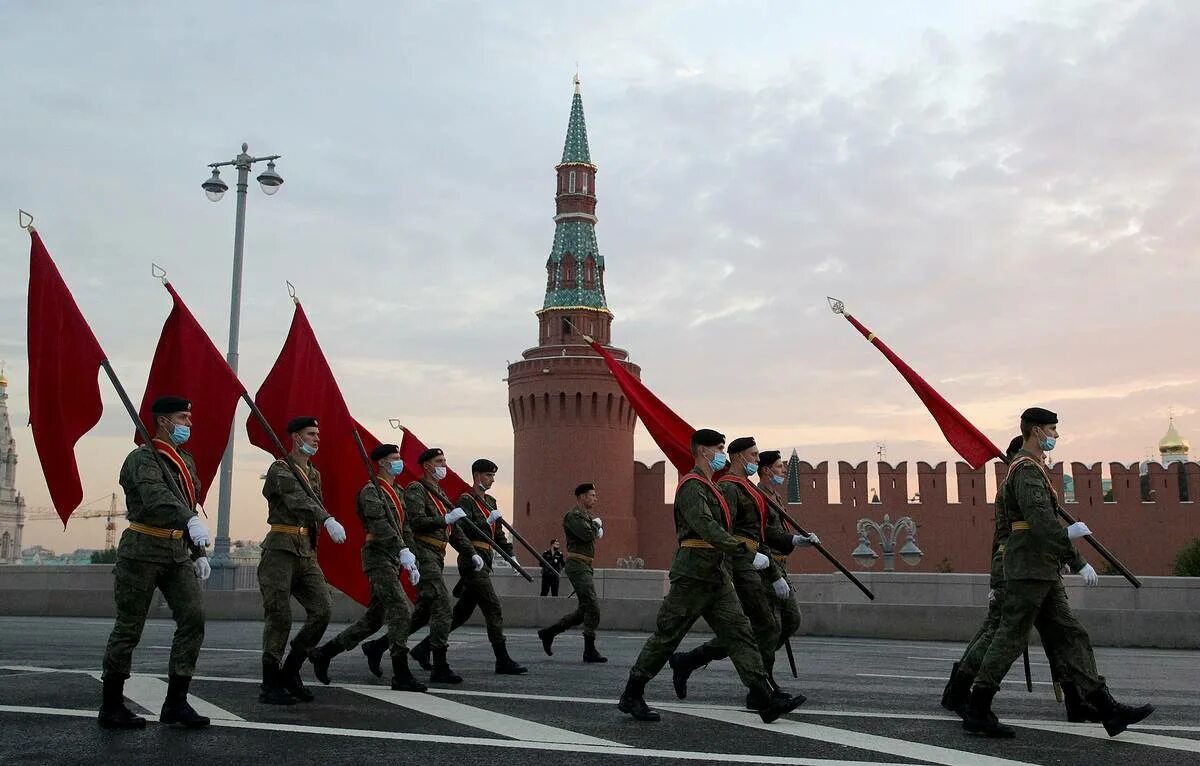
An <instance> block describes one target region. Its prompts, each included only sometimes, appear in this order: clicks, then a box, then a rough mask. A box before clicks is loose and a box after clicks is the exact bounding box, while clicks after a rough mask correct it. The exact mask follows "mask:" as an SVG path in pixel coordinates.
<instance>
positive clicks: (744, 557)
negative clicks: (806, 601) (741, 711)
mask: <svg viewBox="0 0 1200 766" xmlns="http://www.w3.org/2000/svg"><path fill="white" fill-rule="evenodd" d="M757 474H758V446H757V445H756V444H755V442H754V438H753V437H750V436H742V437H739V438H737V439H734V440H733V441H732V442H730V443H729V471H728V473H726V474H725V475H724V476H722V477H721V478H720V479H718V480H717V488H718V489H719V490H720V492H721V495H722V497H723V498H724V499H725V504H726V505H727V506H728V507H729V512H730V513H731V514H732V516H733V530H732V531H733V536H734V538H735V539H736V540H738V541H739V542H741V543H743V544H744V545H745V551H744V552H742V553H733V554H731V555H730V556H729V558H728V564H729V567H730V569H731V571H732V578H733V587H734V590H736V591H737V596H738V601H740V602H741V604H742V611H743V612H745V614H746V618H747V619H748V620H749V621H750V627H751V628H753V629H754V637H755V639H756V641H757V642H758V651H759V653H760V655H761V656H762V663H763V668H764V669H765V670H766V672H767V677H768V678H769V679H770V680H771V686H772V687H774V688H775V689H778V688H779V687H778V685H777V684H776V683H775V681H774V677H773V674H772V669H773V667H774V665H775V650H776V648H778V646H779V620H778V618H777V617H776V610H777V607H776V602H778V601H781V600H784V599H788V600H790V599H791V587H790V586H789V585H788V581H787V578H786V577H785V576H784V574H783V571H782V570H781V569H780V568H779V566H778V565H777V564H776V563H774V562H773V561H772V560H771V558H770V556H771V549H770V548H769V547H768V546H767V545H766V543H765V542H764V538H765V536H766V525H767V502H766V498H765V497H763V495H762V494H761V493H760V492H758V490H756V489H755V488H754V485H753V484H751V483H750V481H749V478H748V477H750V476H756V475H757ZM759 553H761V554H763V555H764V556H766V557H767V560H766V566H763V567H759V566H756V562H761V561H762V559H760V558H759V557H758V556H757V554H759ZM760 570H761V571H760ZM727 656H728V651H727V649H726V647H725V645H724V643H722V641H721V640H720V639H719V638H715V637H714V638H712V639H710V640H709V641H707V642H706V643H704V644H702V645H701V646H698V647H696V648H695V649H692V650H691V651H689V652H677V653H675V654H673V655H671V659H670V663H671V670H672V677H673V678H672V680H673V683H674V686H675V694H676V695H678V696H679V698H680V699H683V698H685V697H687V681H688V678H689V676H690V675H691V674H692V672H693V671H694V670H696V669H697V668H699V667H701V666H703V665H706V664H708V663H709V662H710V661H712V660H716V659H723V658H725V657H727ZM746 700H747V701H746V705H747V707H752V706H753V705H756V704H761V700H757V699H756V698H755V697H754V696H753V695H750V696H748V697H747V698H746Z"/></svg>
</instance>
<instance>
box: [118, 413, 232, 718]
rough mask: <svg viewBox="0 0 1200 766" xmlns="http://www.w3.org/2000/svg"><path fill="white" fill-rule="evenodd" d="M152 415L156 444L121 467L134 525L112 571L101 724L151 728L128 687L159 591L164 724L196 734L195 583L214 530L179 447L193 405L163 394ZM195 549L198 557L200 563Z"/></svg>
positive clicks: (198, 631) (200, 614) (199, 627)
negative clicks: (166, 639)
mask: <svg viewBox="0 0 1200 766" xmlns="http://www.w3.org/2000/svg"><path fill="white" fill-rule="evenodd" d="M150 411H151V413H152V414H153V415H154V426H155V433H154V437H153V440H154V443H153V445H145V444H143V445H142V446H140V447H138V448H137V449H135V450H134V451H133V452H130V453H129V455H128V457H126V458H125V463H124V465H122V466H121V489H123V490H124V491H125V507H126V508H127V509H128V512H127V516H128V518H129V528H128V529H126V530H125V532H124V533H123V534H122V535H121V543H120V545H119V546H118V547H117V563H116V565H115V566H114V567H113V577H114V582H113V598H114V600H115V601H116V607H117V619H116V623H115V624H114V625H113V629H112V633H111V634H110V635H109V637H108V647H107V648H106V649H105V651H104V676H103V683H104V692H103V695H104V696H103V702H102V704H101V706H100V714H99V716H98V720H99V722H100V725H101V726H103V727H104V728H106V729H140V728H142V727H144V726H145V725H146V719H145V718H142V717H141V716H137V715H134V714H133V712H132V711H130V710H129V708H127V707H126V706H125V699H124V688H125V680H126V679H127V678H129V670H130V665H131V663H132V660H133V648H134V647H135V646H137V644H138V641H140V640H141V638H142V629H143V628H144V627H145V626H146V613H147V612H149V611H150V603H151V601H152V600H153V598H154V590H155V589H156V588H157V589H158V590H160V591H162V594H163V598H164V599H165V600H166V602H167V606H169V607H170V608H171V616H172V617H173V618H174V619H175V636H174V637H173V638H172V640H171V659H170V665H169V666H168V671H167V672H168V676H167V696H166V699H165V700H164V702H163V706H162V711H161V715H160V716H159V721H160V722H161V723H165V724H172V723H178V724H181V725H183V726H185V727H187V728H191V729H198V728H203V727H205V726H208V723H209V721H208V719H207V718H205V717H204V716H201V715H198V714H197V713H196V711H195V710H193V709H192V706H191V705H189V704H188V701H187V693H188V686H189V684H190V683H191V681H192V674H193V673H194V672H195V670H196V658H197V657H198V656H199V654H200V644H201V643H203V642H204V605H203V603H202V599H201V595H200V585H199V582H198V579H197V578H199V579H200V580H207V579H208V576H209V574H210V572H211V570H210V568H209V563H208V558H207V557H205V556H204V555H203V553H204V548H205V547H206V546H207V545H208V540H209V537H208V529H207V528H206V527H205V526H204V522H203V521H201V520H200V517H199V516H197V515H196V500H197V498H198V497H200V479H199V477H198V476H197V475H196V463H195V461H194V460H192V456H191V455H189V454H188V453H187V452H185V451H184V450H182V449H180V445H182V444H183V443H184V442H186V441H187V439H188V437H189V436H190V435H191V431H192V414H191V412H192V403H191V402H189V401H188V400H186V399H182V398H180V397H178V396H163V397H160V398H158V399H156V400H155V401H154V403H153V404H152V405H151V407H150ZM152 450H156V451H157V452H158V455H159V456H160V457H161V458H162V459H161V460H159V459H157V458H156V457H155V453H154V452H153V451H152ZM164 470H165V472H164ZM192 550H195V551H196V552H197V553H198V554H200V555H199V556H198V557H197V558H196V559H195V561H193V560H192Z"/></svg>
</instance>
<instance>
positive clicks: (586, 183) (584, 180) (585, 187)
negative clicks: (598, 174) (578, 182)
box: [583, 173, 588, 194]
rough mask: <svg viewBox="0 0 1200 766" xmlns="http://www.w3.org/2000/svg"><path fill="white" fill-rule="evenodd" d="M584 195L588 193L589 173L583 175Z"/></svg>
mask: <svg viewBox="0 0 1200 766" xmlns="http://www.w3.org/2000/svg"><path fill="white" fill-rule="evenodd" d="M583 193H584V194H587V193H588V174H587V173H584V174H583Z"/></svg>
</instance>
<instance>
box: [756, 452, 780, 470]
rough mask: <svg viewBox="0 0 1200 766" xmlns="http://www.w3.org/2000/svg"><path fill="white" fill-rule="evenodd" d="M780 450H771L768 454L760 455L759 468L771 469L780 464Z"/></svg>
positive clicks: (762, 453) (761, 453)
mask: <svg viewBox="0 0 1200 766" xmlns="http://www.w3.org/2000/svg"><path fill="white" fill-rule="evenodd" d="M779 457H780V455H779V450H777V449H769V450H767V451H766V452H760V453H758V467H759V468H770V467H771V466H773V465H775V464H776V463H778V462H779Z"/></svg>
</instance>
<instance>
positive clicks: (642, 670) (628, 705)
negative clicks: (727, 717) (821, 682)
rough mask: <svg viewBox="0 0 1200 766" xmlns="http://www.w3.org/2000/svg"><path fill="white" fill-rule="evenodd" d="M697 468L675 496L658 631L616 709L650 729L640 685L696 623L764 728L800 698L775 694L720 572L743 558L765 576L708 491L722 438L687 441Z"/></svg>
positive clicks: (762, 562)
mask: <svg viewBox="0 0 1200 766" xmlns="http://www.w3.org/2000/svg"><path fill="white" fill-rule="evenodd" d="M691 443H692V456H693V457H694V458H695V460H696V466H695V468H693V469H692V470H691V471H690V472H689V473H688V474H687V475H685V476H684V477H683V479H682V480H681V481H680V482H679V486H678V487H677V488H676V490H675V529H676V530H677V533H678V536H679V548H678V550H676V551H675V558H674V561H673V562H672V563H671V588H670V590H669V591H667V596H666V598H665V599H663V602H662V606H660V607H659V610H658V621H657V629H656V630H655V632H654V635H653V636H651V637H650V639H649V640H648V641H647V642H646V645H645V646H644V647H643V648H642V651H641V653H640V654H639V655H638V658H637V661H636V662H635V663H634V665H633V668H632V669H631V670H630V671H629V680H628V681H627V682H626V684H625V690H624V691H623V692H622V693H621V699H620V701H619V702H618V703H617V708H618V709H619V710H620V711H621V712H622V713H628V714H629V715H631V716H633V717H634V718H635V719H636V720H639V721H657V720H659V718H660V716H659V713H658V711H656V710H653V709H651V708H650V707H649V706H648V705H647V704H646V700H645V699H644V697H643V695H644V694H645V690H646V683H647V682H648V681H649V680H650V679H652V678H654V676H656V675H658V672H659V671H660V670H662V667H663V665H665V664H667V659H668V658H669V657H670V656H671V653H672V652H674V651H675V648H676V647H677V646H679V642H680V641H682V640H683V637H684V636H685V635H687V632H688V630H690V629H691V627H692V625H693V624H694V623H695V622H696V620H697V619H698V618H700V617H703V618H704V619H705V621H706V622H708V624H709V625H710V626H712V629H713V632H715V633H716V634H717V638H718V639H719V640H720V641H721V642H722V644H723V645H724V647H725V648H726V649H727V651H728V652H729V656H730V658H731V659H732V660H733V666H734V667H735V668H736V669H737V672H738V675H739V676H740V677H741V679H742V683H744V684H745V685H746V686H747V687H748V688H749V689H750V696H751V699H750V700H749V701H750V702H752V703H753V707H754V708H755V709H757V711H758V714H759V717H760V718H762V720H763V721H764V722H765V723H770V722H772V721H774V720H775V719H777V718H779V716H781V715H783V714H784V713H788V712H790V711H792V710H795V709H796V708H797V707H799V706H800V705H801V704H802V703H803V702H804V698H803V697H799V696H798V697H789V696H787V695H784V694H780V693H777V692H776V691H775V690H774V689H773V688H772V687H771V684H770V680H769V678H768V676H767V672H766V670H765V668H764V667H763V661H762V653H761V652H760V651H759V649H758V646H757V644H756V642H755V636H754V631H753V630H752V629H751V627H750V621H749V620H747V619H746V614H745V612H743V611H742V606H741V603H740V602H739V601H738V596H737V592H736V591H735V590H734V586H733V582H732V580H730V576H729V573H728V570H727V568H726V557H727V556H730V555H733V556H746V555H749V556H750V558H751V561H752V565H753V567H754V569H756V570H762V569H766V568H767V567H768V565H769V564H770V561H771V560H770V557H768V556H766V555H765V554H763V553H753V554H751V553H749V552H748V547H747V544H746V543H745V542H743V541H742V540H739V539H737V538H736V537H734V536H733V535H732V534H731V530H732V529H734V522H733V518H732V513H731V509H730V508H729V506H728V505H727V504H726V502H725V499H724V498H723V497H722V496H721V493H720V492H719V491H718V490H717V488H716V486H715V485H714V484H713V483H712V475H713V473H714V472H715V471H719V470H721V469H722V468H724V467H725V465H726V462H727V460H728V458H727V456H726V454H725V452H724V450H723V448H724V446H725V437H724V436H723V435H722V434H720V433H718V432H716V431H713V430H711V429H708V428H703V429H701V430H699V431H696V432H695V433H694V434H693V435H692V440H691Z"/></svg>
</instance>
